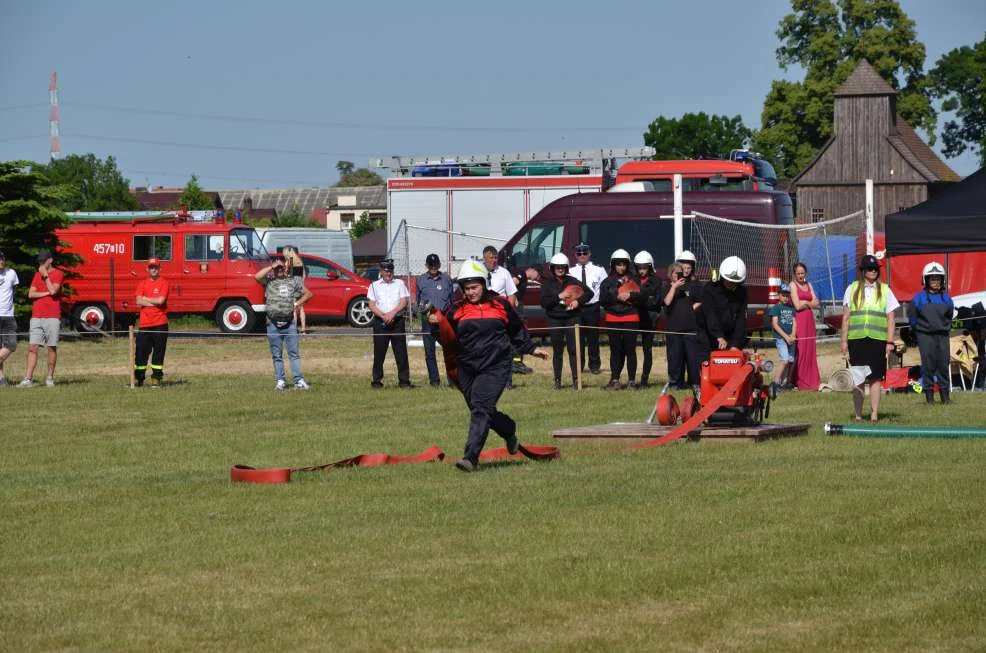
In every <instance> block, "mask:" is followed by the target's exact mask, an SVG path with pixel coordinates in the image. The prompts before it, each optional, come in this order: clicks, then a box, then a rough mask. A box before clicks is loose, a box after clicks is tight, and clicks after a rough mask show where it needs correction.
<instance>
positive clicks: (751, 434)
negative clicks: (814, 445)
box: [551, 422, 810, 442]
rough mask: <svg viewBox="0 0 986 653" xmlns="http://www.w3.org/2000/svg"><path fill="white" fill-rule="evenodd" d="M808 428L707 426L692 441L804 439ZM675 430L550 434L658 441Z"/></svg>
mask: <svg viewBox="0 0 986 653" xmlns="http://www.w3.org/2000/svg"><path fill="white" fill-rule="evenodd" d="M809 426H810V425H809V424H761V425H760V426H705V427H702V428H699V429H696V430H695V431H692V432H691V433H690V434H689V435H688V436H687V437H688V439H689V440H704V441H708V442H762V441H763V440H773V439H775V438H788V437H793V436H797V435H804V434H805V433H806V432H807V431H808V427H809ZM674 428H675V427H673V426H661V425H660V424H647V423H644V422H624V423H620V422H616V423H613V424H595V425H592V426H576V427H572V428H567V429H557V430H555V431H552V432H551V437H553V438H560V439H572V440H588V439H615V438H635V439H650V438H659V437H661V436H662V435H666V434H668V433H670V432H671V430H672V429H674Z"/></svg>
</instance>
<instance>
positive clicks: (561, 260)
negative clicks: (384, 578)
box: [548, 252, 570, 268]
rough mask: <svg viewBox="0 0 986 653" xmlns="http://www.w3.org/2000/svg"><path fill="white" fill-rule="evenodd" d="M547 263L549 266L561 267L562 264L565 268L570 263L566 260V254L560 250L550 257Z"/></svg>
mask: <svg viewBox="0 0 986 653" xmlns="http://www.w3.org/2000/svg"><path fill="white" fill-rule="evenodd" d="M548 265H550V266H551V267H555V266H556V265H557V266H559V267H561V266H563V265H564V266H565V267H566V268H567V267H568V266H569V265H570V263H569V262H568V257H567V256H565V255H564V254H562V253H561V252H558V253H557V254H555V255H554V256H552V257H551V260H550V261H548Z"/></svg>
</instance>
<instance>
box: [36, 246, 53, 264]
mask: <svg viewBox="0 0 986 653" xmlns="http://www.w3.org/2000/svg"><path fill="white" fill-rule="evenodd" d="M51 258H54V257H53V256H52V255H51V252H49V251H48V250H46V249H43V250H41V251H40V252H38V263H44V262H45V261H47V260H49V259H51Z"/></svg>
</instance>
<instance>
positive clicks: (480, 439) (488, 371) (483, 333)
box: [428, 261, 547, 472]
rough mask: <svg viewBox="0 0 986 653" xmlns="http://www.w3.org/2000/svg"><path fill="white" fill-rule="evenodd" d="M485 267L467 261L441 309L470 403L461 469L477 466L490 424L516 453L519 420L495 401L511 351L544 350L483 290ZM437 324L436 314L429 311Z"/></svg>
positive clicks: (497, 299) (503, 305) (509, 310)
mask: <svg viewBox="0 0 986 653" xmlns="http://www.w3.org/2000/svg"><path fill="white" fill-rule="evenodd" d="M488 274H489V270H488V269H487V268H485V267H484V266H483V265H481V264H480V263H478V262H477V261H465V262H464V263H463V264H462V268H461V269H460V270H459V275H458V282H459V286H460V287H461V289H462V299H460V300H458V301H456V302H455V303H453V304H452V306H451V307H450V308H449V309H448V310H447V311H446V312H445V317H446V319H447V320H448V321H449V324H450V325H451V326H452V328H453V329H454V330H455V333H456V337H457V339H458V345H459V361H458V362H459V387H460V388H461V389H462V396H463V397H464V398H465V400H466V406H468V407H469V435H468V437H467V439H466V447H465V453H464V454H463V456H462V459H460V460H459V461H457V462H456V463H455V466H456V467H457V468H459V469H460V470H462V471H464V472H474V471H476V470H477V469H478V468H479V454H480V453H481V452H482V451H483V446H484V445H485V444H486V438H487V436H488V435H489V432H490V429H492V430H493V431H494V432H496V433H497V434H498V435H499V436H500V437H502V438H503V440H504V442H505V443H506V445H507V451H508V452H510V453H511V454H515V453H517V451H518V449H519V447H520V443H519V442H518V441H517V424H516V422H514V420H513V419H511V418H510V416H509V415H507V414H506V413H502V412H500V411H499V410H497V407H496V404H497V402H498V401H499V399H500V396H501V395H502V394H503V391H504V390H505V389H506V387H507V379H508V378H509V374H510V365H511V357H512V355H513V351H514V350H515V349H516V350H519V351H522V352H524V353H528V354H532V355H534V356H537V357H538V358H547V355H546V354H545V353H544V352H542V351H541V350H539V349H537V348H536V347H535V346H534V343H533V342H531V339H530V338H529V337H528V335H527V331H526V330H525V329H524V323H523V322H521V320H520V316H518V315H517V311H516V310H514V307H513V306H512V305H511V304H510V302H508V301H507V300H506V299H505V298H504V297H502V296H501V295H499V294H494V293H490V292H488V290H487V287H486V284H487V278H488ZM428 319H429V321H430V322H431V323H432V324H437V322H438V319H439V316H438V315H437V314H433V315H430V316H429V318H428Z"/></svg>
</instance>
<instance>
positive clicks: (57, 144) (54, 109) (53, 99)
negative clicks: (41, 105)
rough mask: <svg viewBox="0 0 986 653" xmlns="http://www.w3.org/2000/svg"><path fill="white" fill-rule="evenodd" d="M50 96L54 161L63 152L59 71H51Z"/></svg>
mask: <svg viewBox="0 0 986 653" xmlns="http://www.w3.org/2000/svg"><path fill="white" fill-rule="evenodd" d="M48 98H49V103H50V104H51V112H50V113H49V114H48V130H49V132H50V133H51V152H50V153H49V154H50V156H51V160H52V161H54V160H55V159H57V158H58V157H59V155H60V154H61V152H62V143H61V138H60V137H59V135H58V122H59V119H60V115H61V112H60V111H59V109H58V73H57V72H53V73H51V81H49V82H48Z"/></svg>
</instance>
